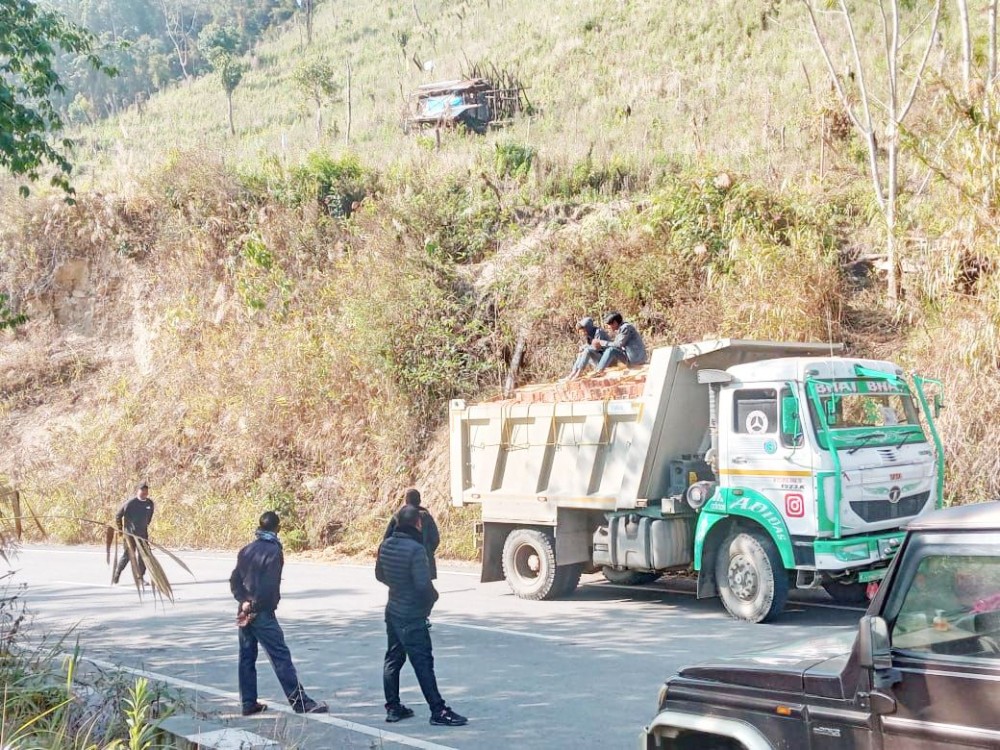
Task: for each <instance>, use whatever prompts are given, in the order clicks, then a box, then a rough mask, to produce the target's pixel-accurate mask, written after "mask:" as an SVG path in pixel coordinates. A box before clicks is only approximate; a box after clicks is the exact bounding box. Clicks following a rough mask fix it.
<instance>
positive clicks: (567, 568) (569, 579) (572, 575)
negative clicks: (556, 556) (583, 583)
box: [549, 563, 583, 599]
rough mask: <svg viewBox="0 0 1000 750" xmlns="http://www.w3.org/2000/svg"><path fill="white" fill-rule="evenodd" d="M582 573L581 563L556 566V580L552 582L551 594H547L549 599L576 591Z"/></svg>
mask: <svg viewBox="0 0 1000 750" xmlns="http://www.w3.org/2000/svg"><path fill="white" fill-rule="evenodd" d="M582 574H583V563H573V564H572V565H559V566H556V581H555V583H553V584H552V594H551V595H550V596H549V599H556V598H562V597H564V596H569V595H570V594H572V593H573V592H574V591H576V587H577V586H578V585H579V584H580V576H581V575H582Z"/></svg>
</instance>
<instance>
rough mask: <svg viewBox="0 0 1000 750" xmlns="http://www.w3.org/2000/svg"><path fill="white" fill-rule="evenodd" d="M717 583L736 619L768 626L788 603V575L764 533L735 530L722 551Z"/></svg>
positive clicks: (721, 594) (769, 538)
mask: <svg viewBox="0 0 1000 750" xmlns="http://www.w3.org/2000/svg"><path fill="white" fill-rule="evenodd" d="M715 580H716V583H717V584H718V587H719V596H720V597H722V603H723V604H724V605H725V607H726V609H727V610H728V611H729V614H731V615H732V616H733V617H735V618H736V619H737V620H745V621H747V622H765V621H767V620H770V619H771V618H773V617H775V616H777V615H779V614H781V611H782V610H783V609H784V608H785V601H786V600H787V599H788V573H787V572H786V571H785V567H784V565H782V562H781V555H780V554H779V553H778V548H777V547H776V546H775V545H774V541H772V539H771V537H769V536H768V535H767V534H766V533H764V532H762V531H740V530H739V529H736V530H734V531H733V532H731V533H730V534H729V536H728V537H726V539H725V541H723V543H722V546H720V547H719V553H718V555H717V556H716V558H715Z"/></svg>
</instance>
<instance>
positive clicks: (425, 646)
mask: <svg viewBox="0 0 1000 750" xmlns="http://www.w3.org/2000/svg"><path fill="white" fill-rule="evenodd" d="M385 633H386V636H387V638H388V641H389V647H388V648H387V649H386V652H385V665H384V667H383V669H382V687H383V688H384V690H385V707H386V709H389V708H395V707H397V706H399V670H400V669H402V668H403V665H404V664H405V663H406V659H407V657H409V659H410V664H412V665H413V671H414V672H416V674H417V682H419V683H420V690H421V692H422V693H423V694H424V700H426V701H427V705H428V706H430V708H431V713H437V712H438V711H441V710H442V709H443V708H444V707H445V702H444V698H442V697H441V693H439V692H438V686H437V678H436V677H435V676H434V653H433V650H432V648H431V634H430V631H429V630H428V625H427V620H400V619H397V618H394V617H391V616H390V615H388V614H387V615H386V616H385Z"/></svg>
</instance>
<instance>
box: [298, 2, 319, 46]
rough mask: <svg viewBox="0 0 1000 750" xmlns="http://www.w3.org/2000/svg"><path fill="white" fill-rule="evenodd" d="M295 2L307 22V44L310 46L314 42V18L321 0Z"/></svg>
mask: <svg viewBox="0 0 1000 750" xmlns="http://www.w3.org/2000/svg"><path fill="white" fill-rule="evenodd" d="M295 2H296V4H297V5H298V6H299V10H300V11H301V12H302V17H303V18H304V19H305V22H306V46H309V45H311V44H312V42H313V18H314V16H315V15H316V6H317V5H319V2H320V0H295Z"/></svg>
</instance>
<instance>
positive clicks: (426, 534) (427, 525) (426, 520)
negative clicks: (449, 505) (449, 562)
mask: <svg viewBox="0 0 1000 750" xmlns="http://www.w3.org/2000/svg"><path fill="white" fill-rule="evenodd" d="M403 505H404V507H405V506H407V505H412V506H413V507H414V508H416V509H417V510H419V511H420V534H421V538H422V539H423V544H424V550H425V551H426V552H427V564H428V567H429V568H430V571H431V580H432V581H433V580H435V579H436V578H437V577H438V571H437V561H436V560H435V559H434V554H435V553H436V552H437V548H438V545H439V544H441V535H440V534H439V533H438V527H437V524H436V523H435V522H434V516H432V515H431V512H430V511H429V510H427V508H425V507H423V506H422V505H421V504H420V490H417V489H409V490H407V491H406V493H405V494H404V495H403ZM395 533H396V516H395V515H394V516H393V517H392V518H391V519H390V521H389V525H388V526H386V528H385V534H384V535H383V536H382V541H385V540H386V539H388V538H389V537H391V536H392V535H393V534H395Z"/></svg>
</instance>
